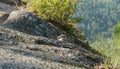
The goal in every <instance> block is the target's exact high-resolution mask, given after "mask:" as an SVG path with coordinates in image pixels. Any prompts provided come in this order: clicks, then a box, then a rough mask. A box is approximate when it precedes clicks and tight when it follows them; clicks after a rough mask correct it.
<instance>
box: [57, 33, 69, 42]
mask: <svg viewBox="0 0 120 69" xmlns="http://www.w3.org/2000/svg"><path fill="white" fill-rule="evenodd" d="M66 39H67V38H66V36H65V35H64V34H62V35H60V36H58V37H57V40H58V41H66Z"/></svg>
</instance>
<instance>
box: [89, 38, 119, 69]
mask: <svg viewBox="0 0 120 69" xmlns="http://www.w3.org/2000/svg"><path fill="white" fill-rule="evenodd" d="M90 46H91V47H92V48H94V49H96V50H97V51H99V52H100V53H102V54H103V55H105V56H106V58H105V61H104V64H103V65H105V66H109V65H110V64H112V66H113V67H114V68H118V69H119V68H120V38H118V36H113V37H112V38H109V39H105V38H103V37H102V36H100V37H99V38H98V40H96V41H95V42H93V43H90Z"/></svg>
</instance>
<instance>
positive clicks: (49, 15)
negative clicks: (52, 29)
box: [23, 0, 83, 39]
mask: <svg viewBox="0 0 120 69" xmlns="http://www.w3.org/2000/svg"><path fill="white" fill-rule="evenodd" d="M23 1H26V0H23ZM27 2H28V5H27V8H28V9H29V10H31V11H32V12H34V13H35V14H37V15H38V16H39V17H40V18H43V19H44V20H47V21H49V22H51V23H52V24H54V25H56V26H57V27H59V28H60V29H62V30H63V31H65V32H67V33H68V34H70V35H72V36H75V37H77V39H81V38H83V37H82V35H81V32H80V31H77V30H76V29H75V28H74V25H75V23H77V21H78V19H76V18H73V17H72V16H73V12H74V9H75V7H76V4H77V2H78V0H27ZM76 34H77V35H76Z"/></svg>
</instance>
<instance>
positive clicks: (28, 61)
mask: <svg viewBox="0 0 120 69" xmlns="http://www.w3.org/2000/svg"><path fill="white" fill-rule="evenodd" d="M1 4H3V3H0V5H1ZM4 5H5V4H4ZM6 6H9V5H6ZM0 7H1V8H2V7H3V6H0ZM10 8H13V7H10ZM16 9H17V10H16ZM16 9H15V10H12V11H8V10H7V11H5V10H2V11H1V10H0V12H4V14H3V13H0V14H1V16H0V69H93V66H94V65H95V64H99V63H100V62H102V60H101V58H100V56H99V55H98V54H97V53H94V52H91V51H90V50H89V49H85V48H83V46H82V43H81V45H77V44H75V43H74V39H72V38H71V37H69V36H68V35H67V34H66V33H65V32H63V31H62V30H60V29H59V28H57V27H55V26H54V25H52V24H51V23H48V22H46V21H44V20H42V19H40V18H37V17H36V16H34V15H33V14H32V13H30V12H28V11H25V10H20V9H18V8H16ZM60 35H65V36H66V37H65V41H59V40H58V39H57V37H58V36H60Z"/></svg>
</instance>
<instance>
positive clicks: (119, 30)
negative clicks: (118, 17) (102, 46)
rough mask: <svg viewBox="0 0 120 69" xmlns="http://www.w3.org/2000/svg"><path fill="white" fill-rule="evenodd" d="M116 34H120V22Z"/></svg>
mask: <svg viewBox="0 0 120 69" xmlns="http://www.w3.org/2000/svg"><path fill="white" fill-rule="evenodd" d="M114 33H115V34H120V22H118V23H117V26H116V28H115V31H114Z"/></svg>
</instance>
